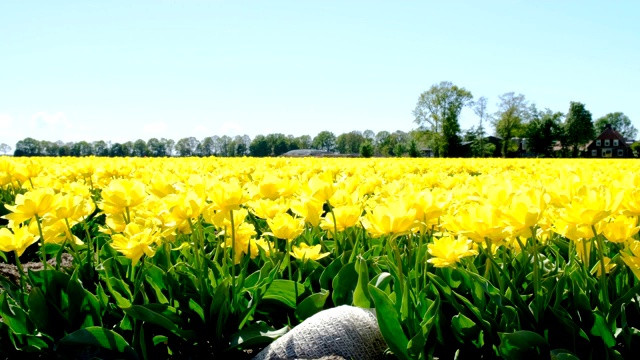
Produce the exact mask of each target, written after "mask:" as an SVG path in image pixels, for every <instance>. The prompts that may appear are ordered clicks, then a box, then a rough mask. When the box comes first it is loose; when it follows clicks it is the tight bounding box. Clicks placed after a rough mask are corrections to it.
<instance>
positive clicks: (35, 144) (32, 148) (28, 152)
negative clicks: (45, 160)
mask: <svg viewBox="0 0 640 360" xmlns="http://www.w3.org/2000/svg"><path fill="white" fill-rule="evenodd" d="M13 155H14V156H40V155H42V144H41V143H40V141H38V140H36V139H34V138H30V137H28V138H25V139H23V140H19V141H18V142H17V143H16V150H15V151H14V153H13Z"/></svg>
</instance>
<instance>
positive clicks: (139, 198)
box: [98, 179, 148, 214]
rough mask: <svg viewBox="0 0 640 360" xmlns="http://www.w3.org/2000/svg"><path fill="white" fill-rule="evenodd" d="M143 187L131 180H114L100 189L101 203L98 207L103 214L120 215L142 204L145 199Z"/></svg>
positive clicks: (136, 181)
mask: <svg viewBox="0 0 640 360" xmlns="http://www.w3.org/2000/svg"><path fill="white" fill-rule="evenodd" d="M147 196H148V195H147V193H146V191H145V185H144V184H143V183H142V182H140V181H138V180H132V179H114V180H111V182H110V183H109V186H107V187H106V188H104V189H102V201H101V202H100V203H98V207H100V209H102V211H104V213H105V214H121V213H123V212H125V211H126V210H127V209H129V210H132V209H133V208H134V207H136V206H138V205H140V204H142V203H143V202H144V201H145V199H146V198H147Z"/></svg>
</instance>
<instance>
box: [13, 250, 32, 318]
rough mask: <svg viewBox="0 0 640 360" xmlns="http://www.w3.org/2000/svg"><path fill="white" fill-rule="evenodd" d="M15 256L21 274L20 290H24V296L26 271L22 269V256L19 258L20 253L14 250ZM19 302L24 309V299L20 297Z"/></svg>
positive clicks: (23, 291)
mask: <svg viewBox="0 0 640 360" xmlns="http://www.w3.org/2000/svg"><path fill="white" fill-rule="evenodd" d="M13 254H14V255H15V257H16V267H17V268H18V272H19V273H20V290H22V294H24V293H25V286H24V269H23V268H22V263H21V262H20V256H18V252H17V251H15V250H14V251H13ZM32 286H33V285H32ZM18 300H19V301H20V306H21V307H23V308H24V303H23V301H24V297H23V296H20V298H19V299H18Z"/></svg>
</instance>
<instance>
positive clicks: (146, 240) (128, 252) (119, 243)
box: [111, 223, 159, 266]
mask: <svg viewBox="0 0 640 360" xmlns="http://www.w3.org/2000/svg"><path fill="white" fill-rule="evenodd" d="M111 239H112V243H111V247H113V248H114V249H115V250H117V251H118V252H120V253H122V254H123V255H124V256H126V257H127V258H129V259H131V264H132V266H136V264H137V263H138V261H139V260H140V258H141V257H142V255H147V256H148V257H152V256H154V255H155V253H156V251H155V249H154V248H153V247H152V245H154V244H156V243H157V242H159V239H158V235H157V233H156V232H155V230H154V229H151V228H143V227H141V226H140V225H138V224H135V223H130V224H127V226H126V227H125V229H124V232H123V233H122V234H114V235H113V236H112V237H111Z"/></svg>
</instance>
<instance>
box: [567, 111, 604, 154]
mask: <svg viewBox="0 0 640 360" xmlns="http://www.w3.org/2000/svg"><path fill="white" fill-rule="evenodd" d="M565 131H566V133H567V146H568V147H570V148H571V154H572V156H573V157H578V151H579V148H580V146H582V145H584V144H586V143H588V142H589V141H591V140H593V138H595V136H596V135H595V130H594V127H593V120H592V119H591V112H589V110H587V109H586V108H585V106H584V104H583V103H579V102H575V101H572V102H571V103H570V104H569V111H568V112H567V120H566V123H565Z"/></svg>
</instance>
